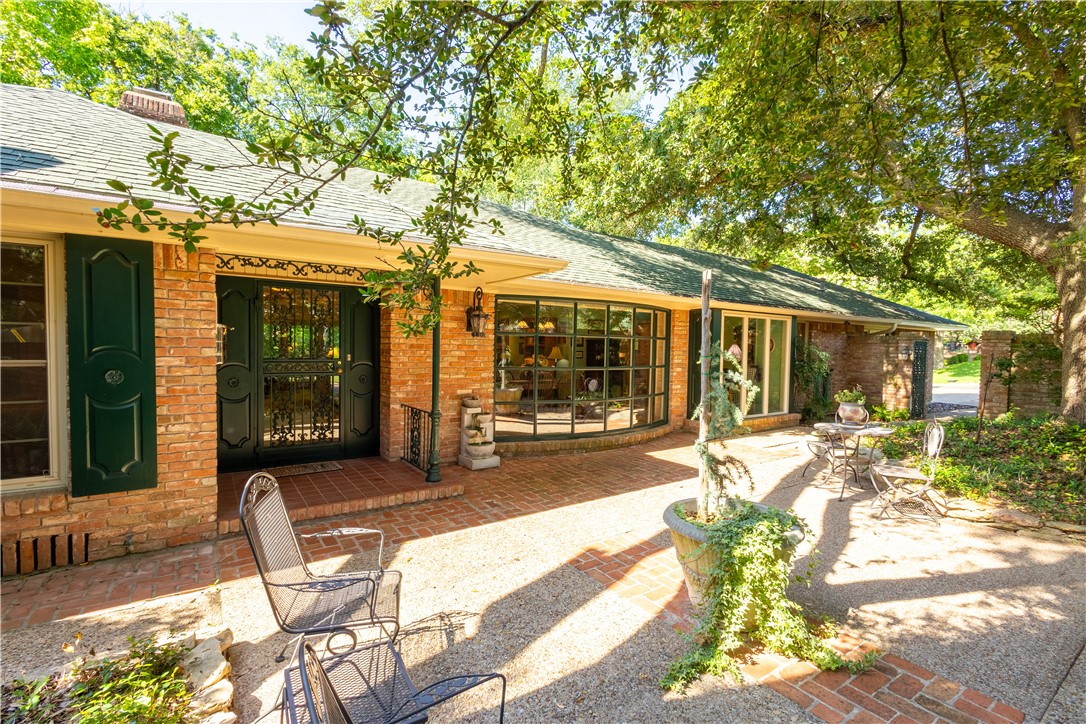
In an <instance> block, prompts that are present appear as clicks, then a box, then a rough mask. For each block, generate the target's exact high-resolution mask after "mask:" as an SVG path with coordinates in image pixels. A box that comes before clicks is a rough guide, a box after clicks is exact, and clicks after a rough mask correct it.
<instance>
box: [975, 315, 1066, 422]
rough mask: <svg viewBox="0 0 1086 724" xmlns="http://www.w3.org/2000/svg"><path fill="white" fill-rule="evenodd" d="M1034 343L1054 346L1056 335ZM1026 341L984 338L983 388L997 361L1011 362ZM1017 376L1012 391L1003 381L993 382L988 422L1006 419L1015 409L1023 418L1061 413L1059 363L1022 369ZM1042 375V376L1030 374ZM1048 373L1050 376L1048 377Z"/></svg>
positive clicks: (999, 335)
mask: <svg viewBox="0 0 1086 724" xmlns="http://www.w3.org/2000/svg"><path fill="white" fill-rule="evenodd" d="M1033 338H1034V341H1046V342H1049V343H1051V342H1052V335H1044V337H1043V338H1041V339H1037V336H1036V335H1034V336H1033ZM1024 341H1026V338H1025V336H1024V335H1023V336H1020V335H1017V334H1015V333H1014V332H1005V331H990V332H985V333H984V334H983V335H982V336H981V351H982V355H981V368H980V380H981V385H982V386H983V385H984V381H985V380H987V379H988V376H989V375H990V374H991V367H992V364H993V362H994V361H995V360H999V359H1004V358H1008V357H1010V356H1011V355H1012V353H1013V352H1014V351H1015V350H1016V349H1018V348H1019V347H1020V345H1021V344H1022V342H1024ZM1011 372H1012V374H1014V375H1015V379H1014V381H1013V383H1012V384H1011V385H1010V386H1009V387H1008V386H1007V385H1004V384H1003V383H1002V382H1001V381H1000V380H998V379H995V380H992V382H991V384H989V385H988V391H987V393H986V396H985V397H986V399H985V403H984V416H985V417H986V418H992V417H996V416H998V415H1002V414H1003V413H1004V412H1007V411H1008V410H1011V409H1017V410H1019V411H1020V412H1021V414H1023V415H1026V416H1030V415H1042V414H1050V413H1058V412H1059V411H1060V399H1061V397H1062V390H1061V388H1060V365H1059V362H1058V361H1047V362H1043V361H1042V362H1036V361H1035V362H1034V363H1033V365H1032V368H1030V367H1022V368H1017V369H1013V370H1011ZM1031 372H1033V373H1038V374H1030V373H1031ZM1046 373H1047V374H1046Z"/></svg>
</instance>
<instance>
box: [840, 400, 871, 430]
mask: <svg viewBox="0 0 1086 724" xmlns="http://www.w3.org/2000/svg"><path fill="white" fill-rule="evenodd" d="M837 404H838V405H839V406H838V408H837V416H838V417H839V418H840V420H841V422H842V424H845V425H855V426H856V427H861V426H863V425H864V424H865V423H866V422H867V420H868V417H869V416H868V414H867V410H866V409H864V406H863V405H861V404H860V403H859V402H839V403H837Z"/></svg>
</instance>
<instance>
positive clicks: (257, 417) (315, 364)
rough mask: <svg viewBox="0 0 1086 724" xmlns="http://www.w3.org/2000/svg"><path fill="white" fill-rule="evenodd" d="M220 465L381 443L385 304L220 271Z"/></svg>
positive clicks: (339, 454)
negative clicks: (379, 309)
mask: <svg viewBox="0 0 1086 724" xmlns="http://www.w3.org/2000/svg"><path fill="white" fill-rule="evenodd" d="M218 295H219V321H220V323H221V324H223V325H225V328H226V329H225V334H224V349H223V364H222V365H221V366H220V368H219V379H218V410H219V467H220V469H223V470H232V469H245V468H256V467H261V466H265V465H269V464H283V463H295V462H305V461H314V460H330V459H336V458H343V457H362V456H366V455H375V454H377V452H378V444H379V440H378V425H377V414H378V399H377V389H378V388H377V314H376V309H375V307H374V305H372V304H366V303H364V302H362V296H361V295H360V294H359V293H358V290H356V289H353V288H350V287H334V286H316V285H309V284H291V283H285V282H265V281H259V280H254V279H244V278H236V277H220V278H219V280H218Z"/></svg>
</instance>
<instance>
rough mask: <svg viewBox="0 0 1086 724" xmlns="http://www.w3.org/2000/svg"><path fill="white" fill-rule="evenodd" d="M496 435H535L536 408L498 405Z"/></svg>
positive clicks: (495, 416)
mask: <svg viewBox="0 0 1086 724" xmlns="http://www.w3.org/2000/svg"><path fill="white" fill-rule="evenodd" d="M494 409H495V415H494V434H495V435H501V436H502V437H531V436H532V435H534V434H535V416H534V411H535V407H533V406H532V405H509V404H506V405H496V406H495V408H494Z"/></svg>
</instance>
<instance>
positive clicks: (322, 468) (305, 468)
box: [265, 461, 343, 478]
mask: <svg viewBox="0 0 1086 724" xmlns="http://www.w3.org/2000/svg"><path fill="white" fill-rule="evenodd" d="M342 469H343V466H342V465H340V464H339V463H337V462H335V461H331V462H326V463H303V464H301V465H280V466H279V467H277V468H268V469H267V470H266V471H265V472H267V473H268V474H269V475H274V476H275V477H277V478H289V477H290V476H291V475H310V474H312V473H326V472H328V471H329V470H342Z"/></svg>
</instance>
